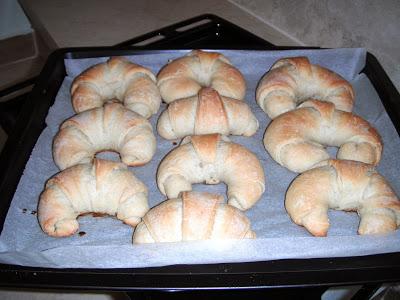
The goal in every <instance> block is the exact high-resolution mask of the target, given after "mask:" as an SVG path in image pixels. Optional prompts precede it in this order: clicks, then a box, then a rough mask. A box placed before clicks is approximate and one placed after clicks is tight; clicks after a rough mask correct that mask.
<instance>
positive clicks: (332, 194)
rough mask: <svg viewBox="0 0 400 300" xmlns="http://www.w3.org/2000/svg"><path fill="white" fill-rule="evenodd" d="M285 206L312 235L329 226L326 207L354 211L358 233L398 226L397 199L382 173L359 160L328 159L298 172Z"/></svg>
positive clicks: (322, 233) (398, 203) (373, 232)
mask: <svg viewBox="0 0 400 300" xmlns="http://www.w3.org/2000/svg"><path fill="white" fill-rule="evenodd" d="M285 206H286V209H287V212H288V213H289V215H290V217H291V218H292V220H293V221H294V222H295V223H296V224H298V225H302V226H304V227H305V228H306V229H307V230H308V231H309V232H310V233H311V234H313V235H315V236H325V235H326V234H327V231H328V228H329V220H328V214H327V212H328V208H332V209H336V210H344V211H357V213H358V215H359V216H360V218H361V222H360V225H359V228H358V233H359V234H378V233H387V232H390V231H393V230H396V228H398V227H399V226H400V201H399V199H398V198H397V196H396V195H395V193H394V192H393V190H392V189H391V187H390V186H389V184H388V182H387V181H386V180H385V178H384V177H383V176H381V175H380V174H378V173H377V172H376V171H375V170H374V168H373V167H372V166H371V165H367V164H364V163H361V162H355V161H344V160H328V161H324V162H323V163H321V164H319V167H317V168H315V169H312V170H309V171H307V172H305V173H303V174H301V175H299V176H298V177H297V178H296V179H295V180H294V181H293V182H292V184H291V185H290V187H289V189H288V191H287V194H286V200H285Z"/></svg>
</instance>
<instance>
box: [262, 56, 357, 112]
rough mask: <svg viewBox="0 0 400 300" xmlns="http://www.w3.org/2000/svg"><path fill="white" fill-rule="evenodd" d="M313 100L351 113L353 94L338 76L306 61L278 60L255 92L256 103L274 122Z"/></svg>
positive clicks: (344, 81)
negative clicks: (282, 115) (301, 104)
mask: <svg viewBox="0 0 400 300" xmlns="http://www.w3.org/2000/svg"><path fill="white" fill-rule="evenodd" d="M309 98H313V99H318V100H321V101H328V102H332V103H334V104H335V106H336V108H337V109H339V110H343V111H347V112H351V111H352V109H353V103H354V91H353V88H352V86H351V84H350V83H348V82H347V81H346V80H345V79H343V78H342V77H340V76H339V75H338V74H336V73H334V72H332V71H330V70H328V69H326V68H323V67H321V66H318V65H313V64H311V63H310V61H309V60H308V58H307V57H291V58H282V59H280V60H278V61H277V62H275V63H274V64H273V66H272V67H271V69H270V70H269V72H267V73H266V74H265V75H264V76H263V78H262V79H261V81H260V83H259V84H258V87H257V90H256V99H257V103H258V104H259V105H260V106H261V108H262V109H263V110H264V111H265V113H266V114H267V115H268V116H269V117H270V118H271V119H274V118H276V117H277V116H279V115H280V114H283V113H285V112H287V111H290V110H293V109H295V108H296V106H297V105H298V104H300V103H301V102H302V101H304V100H306V99H309Z"/></svg>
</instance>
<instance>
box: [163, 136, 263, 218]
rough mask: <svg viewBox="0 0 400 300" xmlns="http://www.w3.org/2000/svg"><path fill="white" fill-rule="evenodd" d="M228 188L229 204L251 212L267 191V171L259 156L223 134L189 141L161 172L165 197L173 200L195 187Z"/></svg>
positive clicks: (174, 152) (169, 156) (166, 159)
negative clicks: (198, 184)
mask: <svg viewBox="0 0 400 300" xmlns="http://www.w3.org/2000/svg"><path fill="white" fill-rule="evenodd" d="M220 181H222V182H224V183H226V185H227V186H228V191H227V192H228V203H229V204H230V205H233V206H235V207H237V208H239V209H241V210H246V209H249V208H250V207H251V206H253V205H254V204H255V203H256V202H257V201H258V200H259V199H260V197H261V195H262V194H263V192H264V190H265V178H264V170H263V168H262V166H261V163H260V161H259V160H258V158H257V156H255V155H254V154H253V153H252V152H251V151H249V150H247V149H246V148H245V147H243V146H241V145H239V144H235V143H232V142H230V141H229V139H228V138H226V137H222V136H221V135H219V134H211V135H201V136H192V137H186V138H185V139H183V141H182V144H181V145H180V146H179V147H177V148H175V149H174V150H172V151H171V152H170V153H168V154H167V156H166V157H164V159H163V160H162V161H161V164H160V165H159V168H158V172H157V184H158V188H159V189H160V191H161V193H163V194H164V195H167V197H168V198H169V199H172V198H176V197H178V195H179V193H180V192H182V191H191V190H192V184H193V183H202V182H205V183H206V184H217V183H219V182H220Z"/></svg>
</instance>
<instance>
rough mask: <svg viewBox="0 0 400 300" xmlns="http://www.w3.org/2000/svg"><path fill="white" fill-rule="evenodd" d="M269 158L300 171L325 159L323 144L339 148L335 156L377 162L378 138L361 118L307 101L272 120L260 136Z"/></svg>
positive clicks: (319, 103) (329, 106) (379, 148)
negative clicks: (262, 135) (262, 137)
mask: <svg viewBox="0 0 400 300" xmlns="http://www.w3.org/2000/svg"><path fill="white" fill-rule="evenodd" d="M264 145H265V148H266V149H267V151H268V153H269V154H270V155H271V156H272V158H273V159H274V160H275V161H276V162H278V163H279V164H280V165H282V166H284V167H286V168H288V169H289V170H291V171H293V172H300V173H301V172H304V171H306V170H309V169H311V168H312V167H314V166H315V165H316V164H317V163H319V162H320V161H323V160H326V159H329V154H328V152H327V151H326V150H325V148H324V146H335V147H339V151H338V153H337V158H338V159H348V160H356V161H361V162H365V163H369V164H372V165H377V164H378V163H379V161H380V159H381V153H382V147H383V145H382V141H381V138H380V136H379V134H378V132H377V131H376V130H375V129H374V128H373V127H372V126H371V125H370V124H369V123H368V122H367V121H365V120H364V119H362V118H361V117H359V116H357V115H354V114H352V113H348V112H344V111H340V110H336V109H335V106H334V105H333V104H332V103H328V102H321V101H317V100H309V101H306V102H304V103H302V104H301V105H300V107H299V108H298V109H296V110H292V111H289V112H287V113H285V114H282V115H280V116H279V117H277V118H276V119H274V120H273V121H272V122H271V123H270V124H269V126H268V127H267V130H266V131H265V135H264Z"/></svg>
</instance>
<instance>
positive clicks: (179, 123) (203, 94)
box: [157, 88, 258, 139]
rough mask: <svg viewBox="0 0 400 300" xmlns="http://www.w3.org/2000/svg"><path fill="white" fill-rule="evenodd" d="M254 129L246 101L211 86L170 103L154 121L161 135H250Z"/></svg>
mask: <svg viewBox="0 0 400 300" xmlns="http://www.w3.org/2000/svg"><path fill="white" fill-rule="evenodd" d="M257 129H258V121H257V119H256V117H255V116H254V115H253V113H252V112H251V110H250V108H249V106H248V105H247V104H246V102H244V101H240V100H235V99H232V98H226V97H221V96H220V95H219V94H218V92H217V91H216V90H214V89H212V88H203V89H201V90H200V92H199V94H198V95H197V96H195V97H190V98H185V99H180V100H176V101H174V102H172V103H170V104H169V106H168V109H167V110H165V111H164V112H163V113H162V114H161V116H160V118H159V119H158V124H157V131H158V133H159V134H160V135H161V136H162V137H163V138H165V139H177V138H182V137H185V136H188V135H202V134H211V133H220V134H224V135H229V134H233V135H244V136H251V135H253V134H254V133H255V132H256V131H257Z"/></svg>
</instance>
